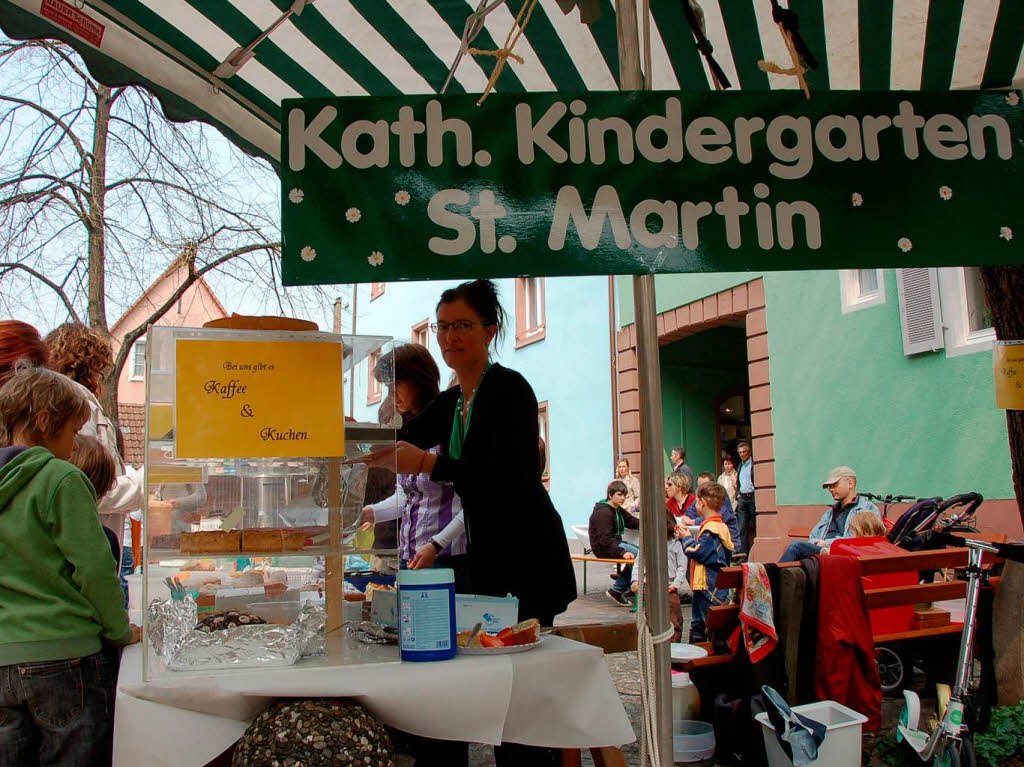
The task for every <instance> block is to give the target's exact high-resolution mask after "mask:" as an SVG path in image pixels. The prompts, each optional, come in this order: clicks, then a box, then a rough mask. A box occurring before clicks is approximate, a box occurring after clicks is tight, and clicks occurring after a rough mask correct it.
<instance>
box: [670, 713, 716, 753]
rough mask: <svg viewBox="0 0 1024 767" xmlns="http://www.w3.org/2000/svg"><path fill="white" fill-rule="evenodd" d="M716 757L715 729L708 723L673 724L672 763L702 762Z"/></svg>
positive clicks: (693, 721)
mask: <svg viewBox="0 0 1024 767" xmlns="http://www.w3.org/2000/svg"><path fill="white" fill-rule="evenodd" d="M714 755H715V728H714V727H712V726H711V725H710V724H708V723H707V722H698V721H696V720H695V719H682V720H677V721H674V722H672V761H674V762H700V761H703V760H704V759H710V758H711V757H712V756H714Z"/></svg>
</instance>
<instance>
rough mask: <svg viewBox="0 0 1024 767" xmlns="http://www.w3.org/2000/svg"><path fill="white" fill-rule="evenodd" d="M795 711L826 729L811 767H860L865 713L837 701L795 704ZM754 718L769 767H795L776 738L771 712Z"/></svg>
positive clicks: (865, 719)
mask: <svg viewBox="0 0 1024 767" xmlns="http://www.w3.org/2000/svg"><path fill="white" fill-rule="evenodd" d="M793 711H795V712H796V713H798V714H802V715H803V716H806V717H807V718H808V719H813V720H814V721H816V722H821V723H822V724H823V725H825V727H826V728H827V731H826V732H825V740H823V741H822V742H821V745H820V746H818V758H817V759H815V760H814V761H813V762H810V763H809V765H808V767H810V765H820V766H821V767H859V765H860V746H861V741H860V736H861V728H862V726H863V724H864V722H866V721H867V720H868V718H867V717H866V716H864V715H863V714H858V713H857V712H856V711H854V710H853V709H851V708H847V707H846V706H844V705H842V704H840V703H836V702H835V701H834V700H823V701H819V702H818V703H807V704H805V705H803V706H793ZM754 718H755V719H757V721H758V724H760V725H761V734H762V735H763V736H764V746H765V750H766V751H767V752H768V765H769V767H793V762H792V760H791V759H790V758H789V757H788V756H786V752H785V751H783V750H782V746H780V745H779V739H778V738H776V737H775V728H774V727H772V723H771V722H770V721H769V720H768V714H767V713H763V712H762V713H760V714H758V715H757V716H756V717H754Z"/></svg>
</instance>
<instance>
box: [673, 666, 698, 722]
mask: <svg viewBox="0 0 1024 767" xmlns="http://www.w3.org/2000/svg"><path fill="white" fill-rule="evenodd" d="M699 715H700V694H699V693H698V692H697V686H696V685H695V684H694V683H693V681H692V680H691V679H690V675H689V674H685V673H676V672H673V673H672V720H673V721H676V720H682V719H695V718H696V717H698V716H699Z"/></svg>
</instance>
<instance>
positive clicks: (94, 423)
mask: <svg viewBox="0 0 1024 767" xmlns="http://www.w3.org/2000/svg"><path fill="white" fill-rule="evenodd" d="M46 346H47V347H48V349H49V352H50V369H52V370H56V371H57V372H58V373H63V374H64V375H66V376H67V377H68V378H70V379H71V380H72V381H74V382H75V383H77V384H78V385H79V386H80V387H81V391H82V393H83V395H84V396H85V398H86V399H87V400H88V402H89V419H88V420H87V421H86V422H85V425H84V426H83V427H82V428H81V429H80V430H79V432H78V433H79V434H82V435H84V436H87V437H95V438H96V439H98V440H99V441H100V443H102V445H103V446H104V447H105V448H106V449H107V452H109V453H110V454H111V455H112V456H113V457H114V461H115V462H116V463H117V481H116V482H115V484H114V487H113V489H111V490H110V492H109V493H107V494H106V495H105V496H103V499H102V500H101V501H100V504H99V511H100V513H125V512H129V511H134V510H135V509H138V508H140V507H141V506H142V487H141V483H140V482H138V481H137V480H136V479H135V478H133V477H132V476H131V475H130V474H129V473H126V471H125V465H124V461H123V460H122V459H121V454H120V452H119V451H118V449H117V433H116V432H115V430H114V425H113V424H112V423H111V422H110V419H109V418H107V416H106V415H105V414H104V413H103V408H102V407H101V406H100V403H99V399H97V398H98V397H99V396H100V393H101V392H102V391H103V376H104V374H105V373H106V372H107V370H109V369H110V367H111V366H112V365H113V364H114V355H113V352H112V351H111V347H110V341H108V340H107V339H106V338H105V337H104V336H102V335H101V334H100V333H99V332H97V331H95V330H93V329H92V328H89V327H86V326H85V325H83V324H82V323H80V322H66V323H64V324H63V325H60V326H59V327H57V328H56V329H54V330H52V331H50V332H49V333H48V334H47V336H46Z"/></svg>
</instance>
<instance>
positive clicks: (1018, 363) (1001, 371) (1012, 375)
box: [993, 341, 1024, 410]
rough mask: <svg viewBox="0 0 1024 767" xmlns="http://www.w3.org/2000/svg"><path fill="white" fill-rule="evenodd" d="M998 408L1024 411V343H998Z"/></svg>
mask: <svg viewBox="0 0 1024 767" xmlns="http://www.w3.org/2000/svg"><path fill="white" fill-rule="evenodd" d="M993 360H994V363H993V364H994V368H995V379H996V407H998V408H1002V409H1003V410H1024V341H996V346H995V349H994V350H993Z"/></svg>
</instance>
